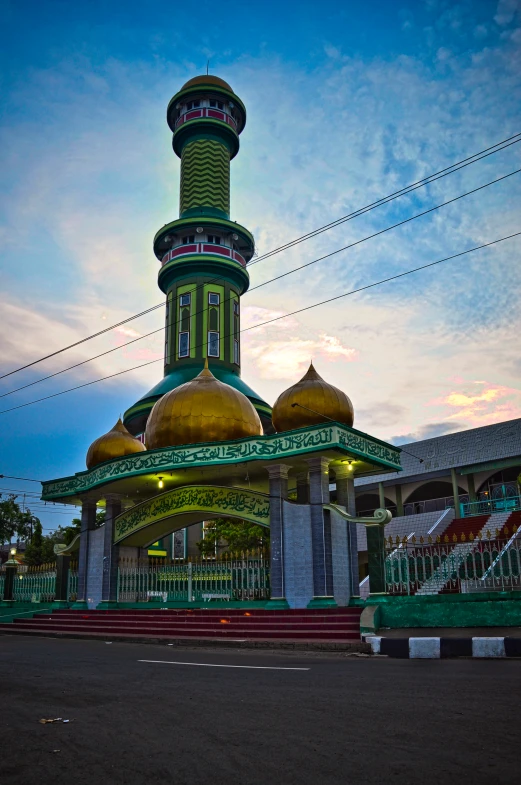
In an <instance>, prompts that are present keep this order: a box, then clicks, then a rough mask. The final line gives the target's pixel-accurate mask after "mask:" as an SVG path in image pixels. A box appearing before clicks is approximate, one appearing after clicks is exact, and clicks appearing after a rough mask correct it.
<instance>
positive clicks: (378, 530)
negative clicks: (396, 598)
mask: <svg viewBox="0 0 521 785" xmlns="http://www.w3.org/2000/svg"><path fill="white" fill-rule="evenodd" d="M366 532H367V560H368V566H369V589H370V593H371V596H373V595H375V594H386V593H387V592H386V586H385V538H384V526H383V525H382V524H380V523H373V524H369V525H367V524H366Z"/></svg>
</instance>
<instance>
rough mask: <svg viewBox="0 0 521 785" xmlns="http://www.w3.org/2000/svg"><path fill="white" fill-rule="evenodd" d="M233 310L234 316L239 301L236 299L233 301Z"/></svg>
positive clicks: (236, 314)
mask: <svg viewBox="0 0 521 785" xmlns="http://www.w3.org/2000/svg"><path fill="white" fill-rule="evenodd" d="M233 312H234V314H235V316H238V315H239V301H238V300H234V301H233Z"/></svg>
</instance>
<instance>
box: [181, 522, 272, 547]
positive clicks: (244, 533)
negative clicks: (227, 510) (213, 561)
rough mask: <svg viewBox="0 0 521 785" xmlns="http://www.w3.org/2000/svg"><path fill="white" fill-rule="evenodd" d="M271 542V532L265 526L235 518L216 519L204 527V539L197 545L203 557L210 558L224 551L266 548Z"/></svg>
mask: <svg viewBox="0 0 521 785" xmlns="http://www.w3.org/2000/svg"><path fill="white" fill-rule="evenodd" d="M269 541H270V530H269V529H267V528H265V527H264V526H259V525H258V524H256V523H250V522H248V521H239V520H237V519H235V518H214V519H213V520H211V521H208V523H206V524H205V527H204V539H202V540H200V541H199V542H198V543H197V547H198V548H199V550H200V552H201V554H202V555H203V556H210V555H212V554H215V552H216V550H217V552H221V551H223V550H224V549H226V550H230V551H239V552H242V551H252V550H258V549H259V548H266V547H267V546H268V545H269Z"/></svg>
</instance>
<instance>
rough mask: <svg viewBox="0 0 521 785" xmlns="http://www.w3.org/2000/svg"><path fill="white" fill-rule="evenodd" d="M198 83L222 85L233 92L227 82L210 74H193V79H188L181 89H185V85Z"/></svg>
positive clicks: (192, 85)
mask: <svg viewBox="0 0 521 785" xmlns="http://www.w3.org/2000/svg"><path fill="white" fill-rule="evenodd" d="M200 84H203V85H209V84H210V85H211V84H214V85H217V86H218V87H224V89H225V90H229V91H230V93H233V90H232V88H231V87H230V85H229V84H228V82H225V81H224V79H219V77H218V76H211V75H210V74H204V76H194V78H193V79H189V80H188V82H186V83H185V84H184V85H183V86H182V88H181V90H186V88H187V87H197V86H198V85H200Z"/></svg>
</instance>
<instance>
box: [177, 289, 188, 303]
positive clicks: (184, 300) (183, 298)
mask: <svg viewBox="0 0 521 785" xmlns="http://www.w3.org/2000/svg"><path fill="white" fill-rule="evenodd" d="M179 305H190V292H188V294H182V295H181V296H180V297H179Z"/></svg>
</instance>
